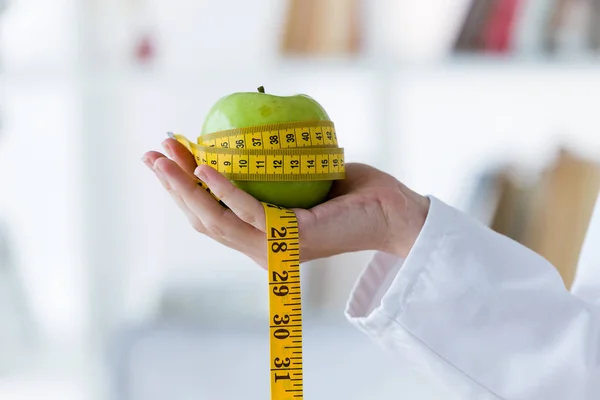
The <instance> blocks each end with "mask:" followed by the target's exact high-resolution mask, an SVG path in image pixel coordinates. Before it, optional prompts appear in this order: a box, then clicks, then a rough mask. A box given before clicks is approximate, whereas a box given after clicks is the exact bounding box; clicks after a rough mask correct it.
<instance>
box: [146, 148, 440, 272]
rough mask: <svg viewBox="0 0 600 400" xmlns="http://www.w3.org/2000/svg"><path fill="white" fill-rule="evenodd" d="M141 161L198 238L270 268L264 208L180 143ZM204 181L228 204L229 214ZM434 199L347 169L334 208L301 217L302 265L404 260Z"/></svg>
mask: <svg viewBox="0 0 600 400" xmlns="http://www.w3.org/2000/svg"><path fill="white" fill-rule="evenodd" d="M163 146H164V148H165V150H166V152H167V154H168V155H169V156H170V157H171V158H172V160H171V159H169V158H167V157H165V156H164V155H163V154H161V153H159V152H154V151H151V152H148V153H146V154H145V155H144V157H143V158H142V159H143V161H144V163H145V164H146V165H147V166H148V167H149V168H150V169H152V170H153V171H154V172H155V174H156V176H157V178H158V179H159V181H160V182H161V183H162V185H163V186H164V187H165V189H166V190H167V191H168V192H169V193H170V194H171V196H172V198H173V200H174V201H175V203H176V204H177V205H178V206H179V208H180V209H181V210H182V211H183V213H184V214H185V215H186V216H187V218H188V220H189V221H190V224H191V225H192V226H193V227H194V229H196V230H197V231H198V232H200V233H203V234H205V235H208V236H210V237H211V238H213V239H214V240H216V241H218V242H220V243H222V244H224V245H225V246H228V247H231V248H233V249H235V250H237V251H240V252H242V253H244V254H246V255H247V256H248V257H250V258H252V259H253V260H254V261H255V262H257V263H258V264H259V265H261V266H262V267H263V268H266V266H267V259H266V257H267V252H266V244H265V240H266V235H265V213H264V209H263V206H262V204H261V203H260V202H259V201H257V200H256V199H254V198H253V197H252V196H250V195H249V194H247V193H246V192H244V191H242V190H240V189H238V188H237V187H235V186H234V185H233V184H232V183H231V182H229V180H227V179H226V178H225V177H224V176H223V175H221V174H220V173H219V172H218V171H216V170H215V169H213V168H211V167H209V166H206V165H203V166H200V167H197V165H196V162H195V160H194V157H193V155H192V154H191V153H190V152H189V151H188V150H187V149H186V148H185V147H184V146H183V145H181V144H180V143H178V142H177V141H176V140H174V139H167V140H165V141H164V142H163ZM198 178H199V179H201V180H202V181H203V182H204V183H206V184H207V185H208V187H209V188H210V190H211V191H212V192H213V193H214V194H215V196H217V197H218V198H219V199H221V200H222V201H223V203H225V204H227V206H228V207H229V209H227V208H225V207H223V206H222V205H221V204H219V202H217V201H215V199H214V198H213V197H212V196H211V195H210V194H209V193H208V192H207V191H206V190H204V189H202V187H200V186H199V185H198ZM428 209H429V199H427V198H426V197H423V196H420V195H418V194H416V193H414V192H413V191H411V190H409V189H408V188H407V187H405V186H404V185H402V184H401V183H400V182H398V181H397V180H396V179H395V178H393V177H392V176H390V175H388V174H386V173H384V172H381V171H379V170H377V169H375V168H372V167H370V166H368V165H364V164H346V179H344V180H338V181H335V183H334V185H333V188H332V191H331V193H330V200H329V201H327V202H325V203H323V204H320V205H318V206H316V207H314V208H312V209H310V210H303V209H294V212H295V214H296V217H297V219H298V224H299V233H300V259H301V262H306V261H311V260H314V259H318V258H323V257H329V256H333V255H336V254H341V253H348V252H355V251H361V250H378V251H384V252H387V253H390V254H395V255H398V256H400V257H405V256H406V255H407V254H408V252H409V251H410V249H411V247H412V246H413V244H414V242H415V240H416V238H417V236H418V235H419V232H420V231H421V228H422V227H423V224H424V222H425V218H426V216H427V211H428Z"/></svg>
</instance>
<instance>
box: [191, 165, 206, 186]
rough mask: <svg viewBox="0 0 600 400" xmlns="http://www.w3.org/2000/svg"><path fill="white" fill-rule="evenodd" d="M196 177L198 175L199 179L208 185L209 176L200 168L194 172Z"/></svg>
mask: <svg viewBox="0 0 600 400" xmlns="http://www.w3.org/2000/svg"><path fill="white" fill-rule="evenodd" d="M194 175H196V176H197V177H198V178H200V180H201V181H202V182H204V183H206V184H208V176H207V175H206V172H204V170H203V169H202V168H200V167H198V168H196V169H195V170H194Z"/></svg>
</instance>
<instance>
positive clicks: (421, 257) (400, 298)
mask: <svg viewBox="0 0 600 400" xmlns="http://www.w3.org/2000/svg"><path fill="white" fill-rule="evenodd" d="M429 199H430V206H429V212H428V214H427V218H426V219H425V223H424V225H423V229H422V230H421V232H420V234H419V236H418V237H417V240H416V241H415V244H414V246H413V248H412V249H411V251H410V253H409V254H408V256H407V257H406V259H403V258H400V257H397V256H394V255H391V254H386V253H382V252H378V253H376V254H375V256H374V257H373V260H372V261H371V262H370V263H369V265H368V266H367V267H366V269H365V270H364V271H363V272H362V274H361V275H360V276H359V278H358V281H357V282H356V284H355V286H354V288H353V290H352V292H351V294H350V299H349V300H348V303H347V306H346V310H345V314H346V318H348V320H349V321H350V322H351V323H352V324H354V325H356V326H358V327H360V328H362V329H364V330H367V331H372V330H373V329H370V328H378V329H381V328H382V327H383V326H384V325H386V324H388V323H390V321H392V320H394V319H396V318H397V316H398V315H399V314H400V313H401V312H402V310H403V308H404V305H405V304H406V301H407V300H408V299H409V298H410V295H411V292H412V289H413V287H414V285H415V283H416V282H418V280H419V276H420V274H421V273H422V271H424V270H425V269H426V268H427V266H428V265H429V263H430V262H431V261H430V260H431V258H432V256H433V255H434V254H435V252H436V251H437V249H439V247H440V245H441V242H442V240H443V236H444V229H442V228H443V227H446V226H449V225H448V224H451V223H452V220H453V219H454V218H455V212H454V210H453V209H452V208H451V207H449V206H447V205H446V204H444V203H443V202H441V201H440V200H438V199H437V198H436V197H433V196H429Z"/></svg>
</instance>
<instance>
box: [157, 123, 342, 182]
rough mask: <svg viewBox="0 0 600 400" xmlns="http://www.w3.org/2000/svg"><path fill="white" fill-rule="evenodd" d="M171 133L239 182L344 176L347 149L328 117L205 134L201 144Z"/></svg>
mask: <svg viewBox="0 0 600 400" xmlns="http://www.w3.org/2000/svg"><path fill="white" fill-rule="evenodd" d="M169 135H170V136H171V137H173V138H175V139H177V140H178V141H179V142H181V143H182V144H183V145H184V146H186V147H187V149H188V150H189V151H191V152H192V154H194V157H195V158H196V162H197V163H198V165H200V164H205V165H210V166H211V167H214V168H215V169H217V170H218V171H219V172H221V173H222V174H223V175H225V176H226V177H227V178H229V179H232V180H238V181H318V180H334V179H343V178H344V150H343V149H341V148H338V143H337V137H336V134H335V127H334V125H333V123H332V122H330V121H314V122H291V123H282V124H272V125H262V126H255V127H249V128H241V129H232V130H229V131H222V132H216V133H212V134H209V135H203V136H200V137H199V138H198V142H197V143H193V142H190V141H189V140H188V139H186V138H185V137H183V136H181V135H175V134H172V133H169Z"/></svg>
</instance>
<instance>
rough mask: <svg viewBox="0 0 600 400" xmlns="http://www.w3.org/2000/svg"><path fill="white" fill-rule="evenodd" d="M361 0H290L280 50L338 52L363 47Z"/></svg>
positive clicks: (348, 52) (302, 53)
mask: <svg viewBox="0 0 600 400" xmlns="http://www.w3.org/2000/svg"><path fill="white" fill-rule="evenodd" d="M359 6H360V2H359V1H358V0H318V1H317V0H289V2H288V8H287V16H286V20H285V23H284V27H283V34H282V42H281V52H282V53H283V54H284V55H291V56H298V55H300V56H311V55H318V56H323V55H325V56H339V55H352V54H356V53H358V52H359V51H360V49H361V34H362V32H361V24H360V22H361V20H360V15H361V13H360V10H359Z"/></svg>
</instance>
